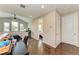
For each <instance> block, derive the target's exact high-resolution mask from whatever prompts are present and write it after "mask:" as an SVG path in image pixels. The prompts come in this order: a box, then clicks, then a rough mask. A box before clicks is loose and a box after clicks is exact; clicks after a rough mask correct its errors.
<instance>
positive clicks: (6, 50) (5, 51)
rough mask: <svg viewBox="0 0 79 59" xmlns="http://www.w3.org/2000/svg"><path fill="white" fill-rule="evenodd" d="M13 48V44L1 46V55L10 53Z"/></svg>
mask: <svg viewBox="0 0 79 59" xmlns="http://www.w3.org/2000/svg"><path fill="white" fill-rule="evenodd" d="M11 48H12V45H11V44H9V45H8V46H4V47H2V48H0V55H5V54H8V53H10V52H11Z"/></svg>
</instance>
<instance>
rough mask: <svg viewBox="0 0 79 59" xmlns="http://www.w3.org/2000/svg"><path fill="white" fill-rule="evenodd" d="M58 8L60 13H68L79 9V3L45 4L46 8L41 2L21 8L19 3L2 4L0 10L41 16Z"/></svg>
mask: <svg viewBox="0 0 79 59" xmlns="http://www.w3.org/2000/svg"><path fill="white" fill-rule="evenodd" d="M53 10H57V11H58V12H59V13H60V14H66V13H69V12H73V11H78V10H79V4H78V5H77V4H74V5H71V4H49V5H48V4H45V8H43V9H42V8H41V5H40V4H26V8H21V7H20V5H19V4H0V11H3V12H9V13H14V12H15V13H16V14H17V15H20V16H23V17H29V16H31V15H32V16H33V17H32V18H36V17H39V16H41V15H43V14H45V13H48V12H50V11H53Z"/></svg>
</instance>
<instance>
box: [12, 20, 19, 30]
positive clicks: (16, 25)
mask: <svg viewBox="0 0 79 59" xmlns="http://www.w3.org/2000/svg"><path fill="white" fill-rule="evenodd" d="M12 31H18V22H13V21H12Z"/></svg>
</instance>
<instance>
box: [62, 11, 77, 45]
mask: <svg viewBox="0 0 79 59" xmlns="http://www.w3.org/2000/svg"><path fill="white" fill-rule="evenodd" d="M62 42H64V43H68V44H72V45H75V46H78V12H76V13H71V14H68V15H64V16H62Z"/></svg>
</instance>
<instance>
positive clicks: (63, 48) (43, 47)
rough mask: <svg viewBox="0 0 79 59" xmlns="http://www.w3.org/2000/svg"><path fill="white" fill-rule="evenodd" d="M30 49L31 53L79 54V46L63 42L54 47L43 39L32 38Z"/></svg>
mask: <svg viewBox="0 0 79 59" xmlns="http://www.w3.org/2000/svg"><path fill="white" fill-rule="evenodd" d="M28 51H29V52H30V55H79V48H78V47H75V46H73V45H70V44H66V43H61V44H60V45H59V46H58V47H57V48H53V47H51V46H49V45H47V44H45V43H43V42H42V40H39V41H38V40H35V39H32V40H31V44H30V45H29V48H28Z"/></svg>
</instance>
